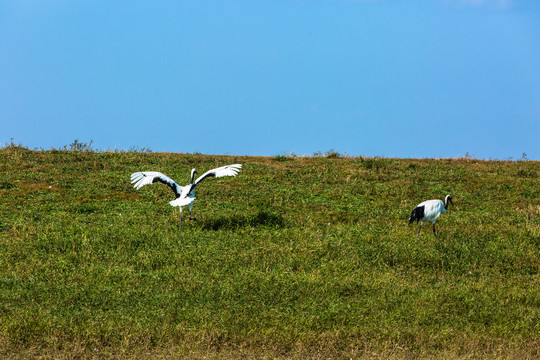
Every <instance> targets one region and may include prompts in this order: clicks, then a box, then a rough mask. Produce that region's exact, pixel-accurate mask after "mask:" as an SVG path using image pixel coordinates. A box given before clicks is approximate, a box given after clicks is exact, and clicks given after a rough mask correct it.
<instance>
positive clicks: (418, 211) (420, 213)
mask: <svg viewBox="0 0 540 360" xmlns="http://www.w3.org/2000/svg"><path fill="white" fill-rule="evenodd" d="M423 217H424V207H423V206H418V207H416V208H414V210H413V211H412V213H411V217H410V218H409V224H412V223H413V222H414V221H415V220H416V222H417V223H418V221H420V220H422V218H423Z"/></svg>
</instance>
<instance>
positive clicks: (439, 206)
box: [409, 195, 453, 237]
mask: <svg viewBox="0 0 540 360" xmlns="http://www.w3.org/2000/svg"><path fill="white" fill-rule="evenodd" d="M449 202H450V203H452V196H451V195H446V197H445V198H444V203H443V202H442V200H426V201H424V202H421V203H420V204H418V205H417V206H416V207H415V208H414V210H413V211H412V213H411V217H410V218H409V224H411V223H412V222H414V221H415V220H416V222H417V223H418V221H420V227H419V228H418V232H417V233H416V236H417V237H418V235H419V234H420V229H422V225H424V223H425V222H428V221H429V222H431V223H433V234H435V237H436V236H437V234H436V232H435V222H436V221H437V219H438V218H439V216H440V215H441V213H446V210H447V209H448V203H449ZM452 204H453V203H452Z"/></svg>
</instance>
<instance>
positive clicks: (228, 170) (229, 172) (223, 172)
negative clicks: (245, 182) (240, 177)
mask: <svg viewBox="0 0 540 360" xmlns="http://www.w3.org/2000/svg"><path fill="white" fill-rule="evenodd" d="M241 168H242V164H233V165H227V166H222V167H219V168H216V169H212V170H209V171H207V172H205V173H204V174H202V175H201V176H199V177H198V178H197V180H195V183H194V184H193V187H195V185H197V184H198V183H200V182H201V181H203V180H204V179H206V178H208V177H217V178H218V177H223V176H236V174H238V172H239V171H240V169H241Z"/></svg>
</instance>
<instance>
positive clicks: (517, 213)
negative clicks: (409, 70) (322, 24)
mask: <svg viewBox="0 0 540 360" xmlns="http://www.w3.org/2000/svg"><path fill="white" fill-rule="evenodd" d="M83 150H84V149H83ZM232 163H242V164H243V166H244V167H243V170H242V172H241V173H240V174H239V175H238V176H237V177H234V178H220V179H210V180H208V181H205V182H204V183H203V184H201V185H200V187H199V188H198V190H197V200H195V205H194V208H193V215H194V216H195V217H196V218H197V221H195V222H188V221H187V217H185V218H184V221H183V226H182V232H181V233H179V232H178V212H177V209H173V208H172V207H170V206H169V204H168V201H170V200H172V199H173V194H172V192H171V191H170V189H169V188H167V187H166V186H164V185H162V184H155V185H153V186H147V187H144V188H142V189H141V190H139V191H135V190H134V189H133V188H132V185H131V184H130V181H129V177H130V174H131V173H132V172H136V171H141V170H157V171H161V172H163V173H165V174H167V175H168V176H170V177H172V178H173V179H175V180H176V181H178V182H179V183H180V184H181V185H184V184H186V183H187V182H188V181H189V172H190V170H191V168H192V167H196V168H197V169H198V170H199V173H202V172H203V171H206V170H208V169H211V168H214V167H217V166H222V165H227V164H232ZM0 175H1V176H0V205H1V206H0V212H1V217H0V219H1V220H0V358H6V359H18V358H39V359H46V358H65V359H71V358H133V359H145V358H147V359H150V358H153V359H155V358H178V357H184V358H211V359H213V358H240V357H243V358H347V359H348V358H394V359H398V358H399V359H401V358H407V359H416V358H463V359H470V358H489V359H497V358H501V359H502V358H516V359H517V358H519V359H527V358H528V359H537V358H540V276H539V270H540V181H539V175H540V163H539V162H537V161H482V160H475V159H470V158H465V159H436V160H435V159H431V160H430V159H424V160H418V159H386V158H340V157H339V154H335V153H328V154H327V156H324V155H322V156H318V157H288V156H276V157H247V156H210V155H198V154H195V155H190V154H168V153H147V152H137V151H131V152H96V151H91V150H90V151H81V150H80V149H79V150H77V149H76V150H73V149H72V150H71V151H68V150H62V151H59V150H47V151H33V150H28V149H26V148H24V147H21V146H16V145H13V144H12V145H10V146H6V147H4V148H1V149H0ZM448 193H451V194H452V196H453V198H454V206H452V205H450V208H449V211H448V213H447V214H443V215H441V217H440V218H439V221H438V222H437V228H438V237H437V238H435V237H434V236H433V233H432V232H431V227H430V226H425V227H424V229H422V232H421V234H420V236H419V237H418V238H416V237H415V235H416V229H417V225H414V226H412V225H411V226H409V225H408V221H407V220H408V217H409V215H410V212H411V211H412V209H413V208H414V207H415V205H416V204H418V203H420V202H421V201H423V200H426V199H432V198H444V196H445V195H446V194H448ZM175 210H176V211H175ZM184 215H187V214H185V213H184Z"/></svg>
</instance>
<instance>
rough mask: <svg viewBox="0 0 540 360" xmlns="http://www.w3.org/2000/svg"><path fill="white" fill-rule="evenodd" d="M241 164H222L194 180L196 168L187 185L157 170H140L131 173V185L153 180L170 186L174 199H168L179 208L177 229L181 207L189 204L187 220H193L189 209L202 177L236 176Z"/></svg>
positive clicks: (140, 184) (136, 187)
mask: <svg viewBox="0 0 540 360" xmlns="http://www.w3.org/2000/svg"><path fill="white" fill-rule="evenodd" d="M241 168H242V165H241V164H233V165H227V166H222V167H219V168H216V169H212V170H209V171H207V172H205V173H204V174H202V175H201V176H199V177H198V178H197V180H195V174H197V170H196V169H192V170H191V181H190V183H189V185H186V186H180V185H178V184H177V183H176V182H175V181H174V180H173V179H171V178H170V177H168V176H166V175H164V174H162V173H160V172H158V171H141V172H136V173H133V174H131V183H132V184H135V185H133V187H134V188H135V189H136V190H139V189H140V188H141V187H143V186H144V185H150V184H153V183H155V182H160V183H163V184H165V185H167V186H169V187H170V188H171V190H172V191H173V192H174V196H175V198H174V200H172V201H169V204H170V205H171V206H177V207H178V208H179V209H180V225H179V227H178V230H180V229H181V228H182V207H184V206H187V205H189V220H194V219H193V218H192V217H191V209H192V208H193V201H194V200H195V187H196V186H197V185H198V184H199V183H200V182H201V181H203V180H204V179H206V178H209V177H216V178H219V177H223V176H236V174H238V172H239V171H240V169H241Z"/></svg>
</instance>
